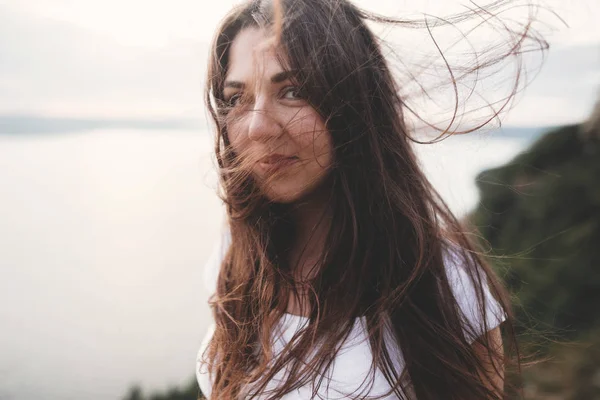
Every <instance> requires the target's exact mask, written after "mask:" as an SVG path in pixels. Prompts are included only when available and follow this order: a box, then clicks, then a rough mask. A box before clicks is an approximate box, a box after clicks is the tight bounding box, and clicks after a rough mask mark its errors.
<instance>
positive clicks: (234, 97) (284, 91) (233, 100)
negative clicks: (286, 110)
mask: <svg viewBox="0 0 600 400" xmlns="http://www.w3.org/2000/svg"><path fill="white" fill-rule="evenodd" d="M291 91H295V92H296V93H297V94H296V96H295V98H294V99H291V100H300V99H302V98H303V97H302V95H301V92H300V88H299V87H298V86H286V87H284V88H283V89H281V91H280V95H279V97H280V98H284V96H285V95H286V94H287V93H289V92H291ZM241 96H242V93H241V92H238V93H235V94H234V95H232V96H231V97H230V98H229V99H227V100H226V102H227V105H228V106H229V107H235V106H236V105H237V102H236V100H239V99H240V98H241Z"/></svg>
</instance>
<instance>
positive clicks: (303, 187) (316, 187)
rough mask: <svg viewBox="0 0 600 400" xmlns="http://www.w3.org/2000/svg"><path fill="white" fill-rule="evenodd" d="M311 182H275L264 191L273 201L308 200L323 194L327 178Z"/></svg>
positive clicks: (291, 201)
mask: <svg viewBox="0 0 600 400" xmlns="http://www.w3.org/2000/svg"><path fill="white" fill-rule="evenodd" d="M324 178H325V177H323V179H321V180H319V181H317V182H311V183H308V184H294V185H291V184H289V183H291V182H286V183H287V184H286V183H283V184H282V183H279V184H278V183H275V184H273V185H271V186H270V187H269V188H265V189H264V191H263V193H264V196H265V197H266V198H267V199H268V200H269V201H272V202H273V203H279V204H293V203H298V202H300V201H307V200H310V199H311V198H319V197H321V195H322V194H323V191H324V189H325V187H326V186H327V185H326V184H325V181H326V179H324Z"/></svg>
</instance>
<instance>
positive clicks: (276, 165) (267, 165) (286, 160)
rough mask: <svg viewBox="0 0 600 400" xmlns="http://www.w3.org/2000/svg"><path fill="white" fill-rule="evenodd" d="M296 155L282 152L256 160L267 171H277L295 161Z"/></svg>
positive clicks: (296, 159)
mask: <svg viewBox="0 0 600 400" xmlns="http://www.w3.org/2000/svg"><path fill="white" fill-rule="evenodd" d="M296 161H298V157H295V156H286V155H283V154H270V155H268V156H266V157H263V158H261V159H260V160H258V166H259V167H260V168H261V169H263V170H265V171H268V172H273V171H277V170H279V169H282V168H286V167H289V166H290V165H292V164H294V163H296Z"/></svg>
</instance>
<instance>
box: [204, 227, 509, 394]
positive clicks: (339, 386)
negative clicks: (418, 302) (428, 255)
mask: <svg viewBox="0 0 600 400" xmlns="http://www.w3.org/2000/svg"><path fill="white" fill-rule="evenodd" d="M229 244H230V237H229V236H225V237H224V238H223V240H222V241H221V242H220V243H219V244H218V245H217V246H216V248H215V250H214V251H213V254H212V255H211V257H210V258H209V260H208V261H207V263H206V265H205V269H204V285H205V289H206V290H207V291H208V293H210V294H212V293H214V292H215V291H216V282H217V276H218V272H219V267H220V265H221V260H222V259H223V257H224V255H225V253H226V251H227V248H228V246H229ZM446 272H447V275H448V279H449V281H450V287H451V288H452V291H453V294H454V296H455V298H456V301H457V303H458V306H459V307H460V309H461V311H462V313H463V315H464V317H465V318H467V319H468V320H469V322H470V323H471V324H473V326H476V327H481V328H480V330H479V332H478V335H472V334H471V335H469V334H468V333H467V332H465V334H467V337H468V339H469V341H470V342H473V341H474V340H475V339H476V338H477V336H479V335H481V334H483V333H484V332H483V331H484V328H483V327H484V325H483V319H482V315H481V313H480V312H479V309H478V306H477V300H476V299H477V297H476V291H475V287H474V286H473V284H472V281H471V279H470V278H469V275H468V274H467V272H466V271H465V270H464V269H463V268H462V267H461V266H460V265H459V264H458V263H457V262H456V259H455V258H452V257H448V261H447V262H446ZM484 295H485V306H486V320H487V327H488V329H493V328H495V327H497V326H498V325H500V324H501V323H502V322H503V321H504V320H505V315H504V312H503V311H502V309H501V307H500V305H499V304H498V302H497V301H496V300H495V299H494V298H493V297H492V295H491V293H490V291H489V288H488V287H487V285H486V286H484ZM307 323H308V318H307V317H302V316H298V315H293V314H284V316H283V318H282V319H281V320H280V321H279V325H278V327H277V329H275V331H277V332H278V334H277V335H274V341H273V342H274V348H273V354H274V355H275V356H276V355H277V354H279V353H280V352H281V350H282V349H283V348H284V347H285V345H286V344H287V343H288V342H289V341H290V339H291V338H292V337H293V335H294V333H296V332H297V330H299V329H301V328H302V327H303V326H305V324H307ZM214 329H215V325H214V323H213V324H211V325H210V327H209V329H208V332H207V333H206V335H205V337H204V339H203V341H202V344H201V345H200V350H199V351H198V356H197V359H196V377H197V379H198V384H199V386H200V389H201V390H202V393H203V394H204V395H205V396H206V397H207V398H208V399H210V394H211V382H212V378H211V376H210V373H209V371H208V369H207V364H205V363H203V362H202V355H203V353H204V350H205V349H206V347H207V345H208V343H209V341H210V339H211V337H212V335H213V332H214ZM385 342H386V345H387V346H388V350H389V351H390V354H394V353H396V354H397V357H393V359H394V368H395V369H396V372H397V373H398V375H400V372H401V371H402V369H403V361H402V357H401V352H400V349H399V347H398V345H397V344H396V343H395V341H394V340H393V339H392V336H388V337H386V338H385ZM371 366H372V355H371V350H370V346H369V341H368V337H367V335H366V320H365V318H364V317H360V318H357V319H356V320H355V322H354V326H353V328H352V331H351V333H350V335H349V336H348V338H347V340H346V341H345V342H344V343H343V345H342V348H341V349H340V351H339V352H338V354H337V355H336V358H335V359H334V362H333V364H332V365H331V367H330V368H329V370H328V371H327V372H326V374H325V378H324V380H323V382H322V384H321V386H320V387H319V390H318V394H319V396H320V398H321V399H345V398H348V397H361V398H362V397H364V396H366V395H368V396H373V397H374V396H379V395H383V394H384V393H386V392H388V391H390V386H389V383H388V382H387V381H386V380H385V377H384V375H383V373H382V371H380V370H379V369H375V373H374V375H373V372H372V370H371ZM284 374H285V371H284V370H282V371H279V373H278V374H277V375H276V376H275V378H274V379H273V380H272V381H271V382H270V384H269V386H268V387H267V390H271V389H274V388H275V387H277V386H278V385H279V384H280V383H281V382H283V381H284V380H285V379H284V378H285V375H284ZM312 393H313V385H312V384H307V385H305V386H304V387H302V388H300V389H297V390H295V391H294V392H292V393H288V394H287V395H285V396H283V397H282V400H308V399H311V398H312ZM259 398H261V396H259ZM265 398H266V397H265ZM384 399H396V397H395V396H394V395H393V394H392V395H390V396H388V397H385V398H384Z"/></svg>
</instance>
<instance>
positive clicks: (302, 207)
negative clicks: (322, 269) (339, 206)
mask: <svg viewBox="0 0 600 400" xmlns="http://www.w3.org/2000/svg"><path fill="white" fill-rule="evenodd" d="M292 219H293V221H294V226H295V239H294V244H293V246H292V251H291V254H290V263H291V265H293V266H295V268H296V273H297V276H298V278H299V279H301V280H304V279H306V278H309V277H310V276H311V275H313V274H314V273H315V272H316V271H315V270H314V267H315V264H316V266H317V267H318V266H319V265H318V263H319V261H320V258H321V255H322V254H323V250H324V246H323V244H324V243H325V239H326V236H327V232H328V231H329V227H330V224H331V212H330V207H329V193H328V192H326V191H320V192H319V193H314V194H313V195H312V196H310V198H309V199H305V200H303V201H302V202H299V203H297V204H296V205H295V207H294V209H293V211H292ZM311 270H312V271H311Z"/></svg>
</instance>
